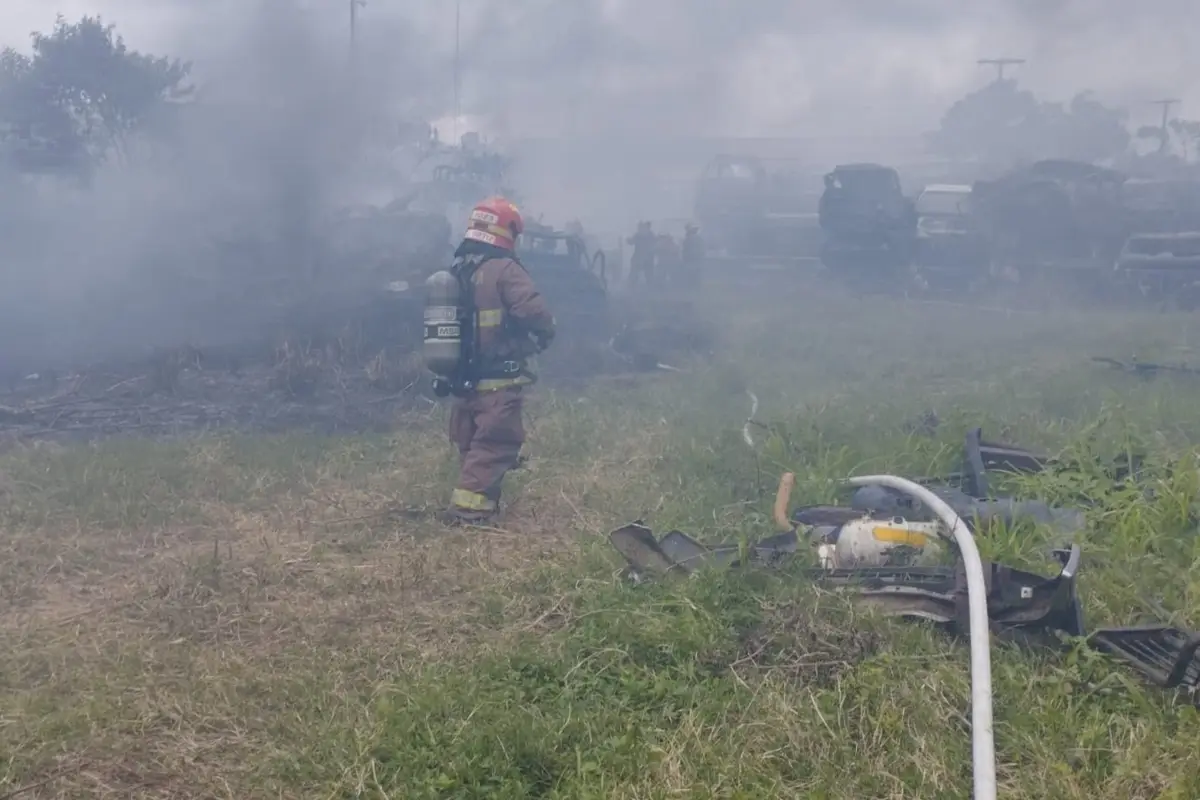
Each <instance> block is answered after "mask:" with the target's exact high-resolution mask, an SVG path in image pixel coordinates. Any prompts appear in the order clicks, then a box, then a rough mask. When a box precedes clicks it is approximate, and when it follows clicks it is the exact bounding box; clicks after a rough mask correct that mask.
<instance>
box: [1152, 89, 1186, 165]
mask: <svg viewBox="0 0 1200 800" xmlns="http://www.w3.org/2000/svg"><path fill="white" fill-rule="evenodd" d="M1178 102H1179V99H1178V98H1175V97H1171V98H1168V99H1166V100H1151V101H1150V105H1154V106H1162V110H1163V113H1162V125H1160V126H1159V131H1158V152H1160V153H1165V152H1166V150H1167V142H1168V141H1170V138H1169V136H1168V134H1167V123H1168V122H1170V121H1171V106H1173V105H1175V104H1176V103H1178Z"/></svg>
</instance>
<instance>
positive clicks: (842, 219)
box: [817, 163, 917, 277]
mask: <svg viewBox="0 0 1200 800" xmlns="http://www.w3.org/2000/svg"><path fill="white" fill-rule="evenodd" d="M817 217H818V223H819V224H820V226H821V231H822V233H823V234H824V243H823V244H822V246H821V262H822V263H823V264H824V265H825V266H826V267H828V268H829V269H831V270H833V271H834V272H835V273H837V274H839V275H850V274H858V273H860V272H862V271H864V270H865V271H866V272H867V273H868V274H872V275H876V274H877V276H880V277H890V276H891V275H892V274H893V273H894V271H895V269H896V268H898V267H901V266H906V265H907V264H909V263H910V261H911V259H912V254H913V249H914V247H915V245H916V238H917V213H916V208H915V206H914V204H913V201H912V200H911V199H909V198H907V197H905V196H904V192H903V190H902V189H901V186H900V175H899V173H897V172H896V170H894V169H892V168H891V167H885V166H883V165H882V164H866V163H864V164H840V165H838V166H837V167H834V169H833V171H832V172H830V173H828V174H827V175H825V191H824V192H823V193H822V194H821V199H820V202H819V204H818V209H817Z"/></svg>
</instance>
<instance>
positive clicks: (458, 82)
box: [453, 0, 462, 145]
mask: <svg viewBox="0 0 1200 800" xmlns="http://www.w3.org/2000/svg"><path fill="white" fill-rule="evenodd" d="M461 42H462V0H454V125H453V134H454V144H456V145H457V144H458V117H459V115H460V114H461V113H462V106H461V95H462V65H461V52H462V50H461V46H462V45H461Z"/></svg>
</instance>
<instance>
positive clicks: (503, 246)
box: [446, 197, 555, 523]
mask: <svg viewBox="0 0 1200 800" xmlns="http://www.w3.org/2000/svg"><path fill="white" fill-rule="evenodd" d="M524 228H525V223H524V221H523V220H522V218H521V212H520V211H519V210H518V209H517V207H516V206H515V205H513V204H512V203H511V202H509V201H508V200H506V199H504V198H502V197H492V198H489V199H487V200H485V201H483V202H482V203H480V204H479V205H477V206H476V207H475V208H474V210H472V212H471V216H470V220H469V223H468V228H467V232H466V234H465V235H464V236H463V240H462V244H460V245H459V247H458V249H457V250H456V251H455V253H454V264H453V266H452V267H451V268H450V273H451V274H452V275H454V276H455V277H456V278H457V279H458V283H459V285H460V286H461V287H462V288H463V293H464V297H463V299H462V301H461V304H462V306H463V308H465V309H467V310H469V312H470V315H471V316H472V317H473V324H471V325H468V326H467V328H466V330H467V331H468V333H466V334H464V336H465V337H469V338H471V339H472V341H470V342H464V343H463V346H464V350H465V351H466V352H469V353H470V354H471V356H470V360H469V365H468V366H467V367H466V374H460V375H459V378H460V380H459V382H458V385H457V386H456V387H453V388H452V389H451V391H453V392H454V394H455V395H456V398H455V400H454V404H453V406H452V408H451V411H450V441H451V442H452V443H453V444H454V445H455V447H457V448H458V452H459V456H460V458H461V464H460V469H459V476H458V484H457V486H456V487H455V489H454V492H453V494H452V495H451V500H450V508H449V510H448V512H447V514H446V521H448V522H451V523H480V522H484V521H486V520H488V519H490V518H491V517H493V516H494V515H495V514H496V513H497V511H498V510H499V506H500V485H501V482H502V481H503V480H504V475H505V473H507V472H508V471H509V470H510V469H512V468H513V467H515V466H516V465H517V462H518V459H519V457H520V453H521V445H522V444H524V442H525V427H524V424H523V420H522V418H521V417H522V401H523V397H522V392H523V390H524V388H525V387H526V386H528V385H530V384H532V383H533V382H534V381H535V380H536V376H535V375H534V374H533V373H532V371H531V370H530V368H529V364H528V359H529V357H530V356H532V355H534V354H535V353H539V352H541V351H542V350H545V349H546V347H548V346H549V344H550V342H551V341H552V340H553V339H554V332H555V324H554V317H553V316H552V315H551V313H550V310H549V308H548V307H547V306H546V302H545V300H544V299H543V298H542V296H541V294H540V293H539V292H538V289H537V287H536V286H535V285H534V283H533V280H532V279H531V278H530V277H529V273H528V272H526V271H525V267H524V266H522V265H521V262H520V261H519V260H518V259H517V257H516V254H515V252H514V249H515V246H516V242H517V237H519V236H520V235H521V232H522V231H523V230H524Z"/></svg>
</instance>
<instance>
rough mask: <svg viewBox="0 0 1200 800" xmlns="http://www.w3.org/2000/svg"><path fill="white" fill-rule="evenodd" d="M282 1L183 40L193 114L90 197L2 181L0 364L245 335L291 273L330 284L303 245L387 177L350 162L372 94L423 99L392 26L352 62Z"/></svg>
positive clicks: (287, 286)
mask: <svg viewBox="0 0 1200 800" xmlns="http://www.w3.org/2000/svg"><path fill="white" fill-rule="evenodd" d="M288 5H289V4H286V3H278V2H269V3H258V4H256V3H244V4H242V5H241V6H240V8H241V14H240V15H239V16H234V15H232V14H226V15H223V16H221V17H220V19H221V21H222V25H220V26H217V25H215V24H213V22H212V21H211V20H210V21H209V24H208V25H204V24H201V25H200V27H199V28H189V32H190V33H191V34H192V37H190V38H191V42H190V44H191V45H192V46H191V47H189V48H186V50H185V52H187V51H190V52H188V55H191V56H192V57H194V58H195V60H196V65H195V69H194V81H193V82H194V83H195V84H197V91H196V94H195V97H194V100H193V102H191V103H189V104H186V105H183V106H181V107H178V108H176V109H173V110H172V111H173V113H172V114H171V115H169V117H168V119H167V120H166V123H169V124H168V125H166V126H160V127H167V130H166V132H165V133H162V132H160V135H159V136H158V137H156V141H154V142H153V143H150V142H147V141H139V142H138V145H139V146H136V147H134V148H133V151H132V152H131V153H129V154H128V157H127V158H113V159H110V160H109V161H108V162H106V163H105V164H103V165H102V166H101V167H100V169H99V170H98V172H97V173H96V175H95V176H94V179H93V180H92V181H91V183H90V184H89V185H87V186H84V187H81V186H78V185H76V184H74V183H73V182H70V181H62V180H53V179H44V178H43V179H35V180H30V179H24V180H21V179H17V178H16V177H15V176H10V180H7V181H5V189H4V192H3V201H4V209H3V211H4V227H5V243H4V247H5V253H4V257H3V261H2V264H3V274H4V286H5V291H4V292H3V294H2V296H0V329H2V330H0V333H2V334H3V337H2V338H3V349H4V358H3V361H4V366H5V368H6V369H25V368H28V367H29V366H31V365H38V364H45V363H47V362H59V361H63V360H64V359H65V360H79V359H87V358H98V357H103V356H108V355H113V354H116V353H136V352H139V351H145V350H149V349H152V348H158V347H163V346H170V345H173V344H180V343H186V342H193V343H214V342H220V341H233V340H237V339H239V338H242V337H251V336H254V335H256V334H260V333H261V332H262V331H264V330H267V329H270V328H271V327H272V326H277V325H278V324H279V322H280V319H279V317H280V315H281V314H283V313H284V310H285V309H286V308H288V307H289V306H293V305H294V303H295V299H296V298H294V297H290V296H288V293H289V292H291V291H292V290H294V289H295V288H296V285H297V281H296V277H297V276H306V277H307V279H308V287H307V288H308V290H309V291H311V292H312V293H314V294H315V295H316V296H318V297H319V296H320V295H321V292H322V281H324V282H326V283H328V288H329V291H331V292H332V291H334V290H335V289H336V288H337V286H338V284H339V282H340V278H339V276H337V275H333V274H322V272H321V265H320V264H318V263H315V259H316V256H317V252H318V250H317V248H316V246H315V244H314V242H315V239H316V237H317V236H318V235H319V230H320V228H321V225H322V224H323V222H324V220H325V219H327V218H328V215H329V214H330V212H331V211H332V210H333V209H334V208H336V207H337V206H338V205H340V204H342V203H345V202H346V201H347V200H348V199H354V198H355V197H356V196H357V195H358V194H361V193H363V192H368V191H371V190H373V189H374V188H375V187H373V186H372V185H371V184H372V183H374V184H379V183H384V184H386V183H387V181H388V180H389V179H390V178H391V177H392V176H390V175H388V174H387V173H386V172H380V171H376V173H375V174H364V173H363V171H362V170H361V169H356V167H358V166H359V165H360V164H361V163H362V157H361V154H362V153H363V152H364V150H369V149H370V147H371V146H372V141H371V140H370V136H371V134H372V133H375V132H379V127H378V126H377V125H375V124H374V123H375V119H374V116H373V115H374V114H375V113H376V112H377V111H378V110H379V105H380V103H381V100H380V98H383V97H389V96H395V95H396V94H397V93H398V92H405V93H407V94H408V96H409V97H410V98H411V99H414V100H415V99H417V98H418V96H419V93H418V92H414V91H412V87H413V85H414V84H413V81H412V77H411V76H412V74H413V71H412V68H411V64H410V62H407V61H405V60H404V59H402V58H400V57H398V54H400V53H405V56H406V57H410V56H411V54H412V53H413V49H412V47H411V45H410V43H408V42H406V41H405V38H404V36H403V35H402V32H400V31H395V32H393V35H394V37H395V38H394V39H393V41H395V42H396V43H397V44H398V45H403V46H398V47H397V48H396V49H395V50H392V51H388V52H380V51H379V50H377V49H368V48H363V50H362V51H361V52H360V53H359V57H358V58H357V59H356V63H353V64H351V62H350V60H349V58H348V50H347V48H346V46H345V40H344V39H343V40H341V41H338V42H333V41H331V40H330V38H329V37H326V36H324V35H323V25H322V24H321V23H323V22H324V20H322V19H321V18H320V17H319V16H316V17H312V16H306V15H303V14H294V13H285V12H287V9H288ZM201 23H202V21H201ZM47 27H48V26H47ZM121 30H122V29H121V27H118V32H120V31H121ZM199 32H204V33H205V34H206V35H205V37H204V38H203V39H202V40H199V41H197V40H196V39H195V38H194V37H195V35H196V34H197V33H199ZM179 44H180V45H181V46H186V45H187V44H189V42H188V40H187V38H182V39H180V40H179ZM130 45H131V46H133V47H135V48H136V47H139V45H138V43H137V42H135V41H131V42H130ZM147 49H149V48H147ZM176 52H178V51H176ZM170 54H171V55H174V54H175V52H171V53H170ZM393 82H395V83H393ZM394 108H395V109H396V110H397V111H399V112H402V113H403V112H407V111H409V109H406V108H403V107H402V106H400V105H399V104H396V106H394ZM383 132H384V133H386V130H384V131H383Z"/></svg>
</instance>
